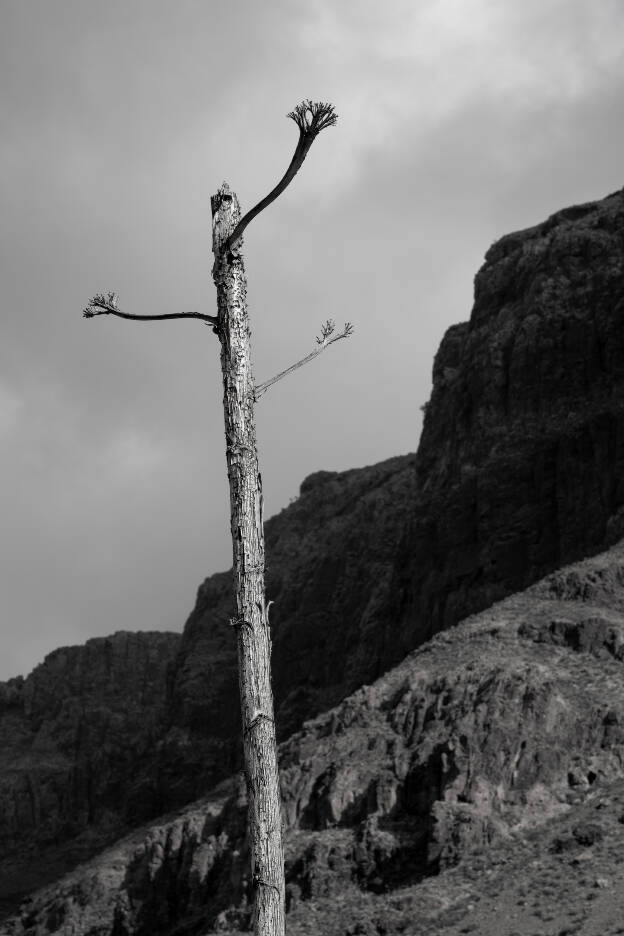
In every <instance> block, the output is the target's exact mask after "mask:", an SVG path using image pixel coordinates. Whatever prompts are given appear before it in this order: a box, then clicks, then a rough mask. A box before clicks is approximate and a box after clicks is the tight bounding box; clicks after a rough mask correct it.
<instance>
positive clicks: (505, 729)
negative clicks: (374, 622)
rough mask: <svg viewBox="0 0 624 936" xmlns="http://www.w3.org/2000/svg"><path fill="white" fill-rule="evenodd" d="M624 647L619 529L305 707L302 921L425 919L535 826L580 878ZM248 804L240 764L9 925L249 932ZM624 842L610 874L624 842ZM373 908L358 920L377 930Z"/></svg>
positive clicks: (297, 807)
mask: <svg viewBox="0 0 624 936" xmlns="http://www.w3.org/2000/svg"><path fill="white" fill-rule="evenodd" d="M623 661H624V546H623V545H622V544H620V545H619V546H618V547H614V548H612V549H611V550H610V551H609V552H607V553H604V554H602V555H600V556H597V557H595V558H594V559H591V560H587V561H586V562H583V563H579V564H577V565H576V566H574V567H572V568H568V569H565V570H563V571H561V572H556V573H554V574H553V575H551V576H549V577H548V578H546V579H545V580H543V581H541V582H540V583H538V584H537V585H535V586H533V587H532V588H530V589H528V590H527V591H525V592H523V593H520V594H517V595H514V596H511V597H509V598H507V599H506V600H505V601H503V602H501V603H499V604H497V605H495V606H493V607H492V608H490V609H489V610H487V611H485V612H482V613H481V614H479V615H476V616H474V617H472V618H469V619H468V620H466V621H464V622H462V623H461V624H460V625H459V626H457V627H455V628H452V629H449V630H447V631H445V632H444V633H441V634H439V635H437V636H436V637H434V638H433V639H432V640H431V641H429V642H428V643H427V644H425V645H424V646H423V647H421V648H420V649H418V650H416V651H415V652H413V653H412V654H409V655H408V656H407V657H406V658H405V660H404V661H403V662H402V663H400V664H399V665H398V666H397V667H395V668H394V669H392V670H391V671H390V672H388V673H387V674H385V675H384V676H383V677H381V678H380V679H379V680H377V681H376V682H375V683H374V684H373V685H371V686H365V687H362V688H361V689H359V690H357V692H355V693H354V694H353V695H351V696H349V697H348V698H347V699H345V700H344V701H343V702H342V703H341V704H340V705H338V706H336V707H335V708H333V709H331V710H330V711H329V712H325V713H323V714H322V715H319V716H317V717H316V718H314V719H311V720H310V721H308V722H306V724H305V725H304V726H303V728H302V730H301V731H299V732H297V733H295V734H294V735H292V736H291V737H290V738H289V739H288V740H287V741H285V742H284V743H283V744H282V745H281V746H280V774H281V782H282V799H283V820H284V828H285V831H286V837H285V855H286V881H287V908H288V910H289V920H288V932H289V933H292V934H293V936H297V934H301V936H304V934H306V933H310V932H330V933H331V934H332V936H333V934H335V936H338V934H343V933H344V932H346V931H347V930H346V929H345V927H346V924H347V923H348V922H349V921H350V920H351V919H357V918H358V915H361V914H362V907H363V906H366V907H367V912H368V915H369V924H370V919H371V918H379V917H382V918H383V917H385V918H386V923H385V928H384V930H383V932H386V933H389V934H394V933H400V932H411V931H412V929H411V928H410V927H413V922H414V920H415V919H419V920H420V921H421V922H422V921H423V919H427V918H429V917H433V918H435V916H436V911H437V910H439V906H440V903H441V901H440V895H441V894H443V893H444V892H445V891H448V892H449V893H451V892H452V879H447V880H446V883H443V884H441V885H440V890H439V892H438V893H437V896H436V892H435V889H434V890H433V892H432V890H431V888H432V885H431V880H432V879H435V876H436V875H438V874H439V873H440V872H444V871H446V870H448V869H450V868H454V867H456V866H457V865H458V863H461V862H464V861H465V862H469V861H470V860H472V859H474V857H475V856H477V855H480V856H481V860H482V861H483V857H484V856H485V860H484V862H483V863H482V864H481V870H483V869H484V868H485V867H488V861H487V859H488V857H489V858H491V859H493V860H492V862H491V863H490V865H489V868H490V870H489V871H488V874H491V873H492V869H493V868H494V867H495V865H496V863H497V862H498V863H501V864H504V863H505V862H507V861H508V860H509V855H517V854H518V853H519V852H520V853H526V850H527V849H528V848H529V847H533V846H532V845H531V843H535V842H536V841H538V840H540V841H541V845H540V846H539V848H538V850H537V854H538V856H539V855H542V856H543V855H544V854H545V853H546V852H547V851H548V852H552V853H553V854H563V855H564V857H565V858H566V862H565V864H564V866H563V868H560V869H559V875H560V876H562V877H563V876H569V875H570V874H571V873H572V871H571V869H570V863H571V859H573V858H574V857H575V856H576V855H577V854H578V853H579V852H580V851H581V850H582V849H584V850H585V851H586V850H587V849H588V848H592V847H594V846H596V845H597V843H600V841H601V840H602V838H603V837H604V835H605V834H607V832H606V830H607V829H608V826H609V824H610V826H611V827H613V826H617V822H616V816H619V817H620V823H621V822H622V821H624V815H623V814H622V806H621V802H622V801H623V800H622V788H623V786H622V785H623V781H624V669H623V667H622V664H623ZM614 784H615V785H619V786H618V788H619V789H620V795H619V803H620V805H619V811H617V812H615V814H614V815H613V812H614V809H612V810H611V813H612V815H611V818H610V820H609V822H608V823H605V822H602V823H601V822H599V820H600V818H601V817H600V814H599V813H598V812H596V811H595V809H594V813H593V815H592V808H591V805H590V804H591V802H592V799H593V800H594V801H595V798H596V796H598V798H599V799H598V805H597V807H596V808H598V809H602V808H607V807H608V806H609V804H610V799H609V797H610V793H609V791H610V789H611V788H612V787H613V785H614ZM617 805H618V804H617V803H616V802H615V801H614V804H613V806H614V808H615V807H616V806H617ZM245 806H246V804H245V796H244V784H243V783H242V781H241V780H237V779H236V778H232V779H231V780H230V781H227V782H225V783H223V784H222V785H221V787H220V788H218V789H216V790H215V791H214V792H213V793H212V794H211V795H210V796H209V797H207V798H206V799H205V800H203V801H201V802H198V803H194V804H193V805H192V806H190V807H186V808H185V809H184V810H182V811H181V812H180V813H179V814H178V815H176V816H169V817H164V818H163V819H161V820H160V821H159V822H158V823H157V824H155V825H152V826H151V827H149V828H144V829H142V830H137V831H136V832H135V833H133V834H132V836H129V837H128V838H126V839H124V840H122V841H120V842H118V843H116V844H115V845H114V846H113V847H112V848H110V849H109V850H107V851H106V852H105V853H103V854H102V855H100V856H99V857H98V858H96V859H94V860H93V861H92V862H90V863H89V864H88V865H85V866H83V867H81V868H79V869H77V870H76V871H74V872H73V873H72V874H70V875H68V876H67V877H66V878H65V879H63V880H62V881H60V882H57V883H56V884H55V885H53V886H52V887H49V888H47V889H46V890H44V891H42V892H40V893H38V894H36V895H35V896H34V898H33V899H32V900H31V901H30V902H29V903H27V904H25V905H24V907H23V908H22V912H21V915H20V917H19V918H17V919H14V920H13V921H12V922H11V923H10V924H9V923H7V924H6V927H7V932H9V933H11V934H13V936H47V934H52V933H57V934H69V933H73V934H75V936H86V934H89V936H118V934H124V936H148V934H149V936H151V934H153V933H158V934H159V936H174V934H181V933H184V934H189V936H190V934H204V933H207V932H209V931H212V930H213V929H215V930H222V929H228V931H229V930H230V928H231V929H234V930H238V928H239V927H240V928H241V929H245V928H246V927H247V925H248V923H249V908H250V897H251V888H250V881H249V861H248V850H247V843H246V838H245V813H246V808H245ZM563 820H565V830H564V826H563V824H562V822H563ZM549 823H550V824H551V826H552V824H553V823H559V825H557V826H556V829H555V830H554V831H551V832H548V826H549ZM609 834H610V833H609ZM539 836H541V839H539V838H538V837H539ZM505 848H507V853H505ZM495 849H498V852H497V853H496V855H497V856H498V857H496V855H495V852H494V850H495ZM501 850H502V851H501ZM610 854H611V857H610V858H608V856H605V859H604V861H605V864H604V865H601V871H600V873H601V874H604V875H605V876H606V878H607V880H609V879H610V877H611V876H612V875H613V874H616V873H618V870H617V869H618V867H619V862H620V858H621V854H620V853H619V852H618V851H617V849H614V848H612V849H611V852H610ZM494 857H496V861H495V860H494ZM532 857H534V855H532ZM585 860H586V861H587V862H588V867H589V866H590V863H591V862H593V860H594V859H593V856H592V855H589V856H588V855H587V854H586V855H585ZM525 863H526V864H528V861H526V859H525ZM520 873H522V869H516V871H515V872H514V874H515V875H518V874H520ZM551 873H552V872H551ZM554 873H555V874H556V873H557V872H556V870H555V872H554ZM475 877H476V875H475V874H474V872H473V873H472V879H473V880H474V879H475ZM486 880H487V879H486ZM511 882H512V883H513V877H512V880H511ZM509 883H510V882H509V880H508V881H507V885H509ZM475 886H476V890H477V891H482V890H483V888H482V886H480V885H478V883H477V884H476V885H475ZM407 888H411V890H407ZM395 894H396V895H397V897H396V899H394V901H393V903H392V904H389V903H388V902H389V901H391V900H392V899H393V895H395ZM428 895H429V896H428ZM373 897H374V898H375V899H372V898H373ZM446 899H447V900H448V894H447V896H446ZM455 899H456V898H455ZM552 902H553V901H552V900H551V903H552ZM517 903H518V898H517V897H516V898H515V899H514V902H513V905H512V906H513V909H514V910H515V909H516V905H517ZM585 903H586V905H588V904H587V901H585ZM620 905H622V900H621V899H620ZM416 908H418V915H416V916H415V910H416ZM390 910H392V913H390V912H389V911H390ZM319 911H321V912H323V913H325V914H326V916H327V920H326V921H325V919H323V925H322V926H321V925H320V922H319V921H320V917H319V916H318V915H317V914H318V913H319ZM392 917H394V922H393V923H391V922H390V921H391V919H392ZM616 918H617V917H616ZM365 920H366V914H364V921H363V922H365ZM620 922H621V914H620ZM533 923H535V920H533ZM369 924H367V926H368V928H364V929H355V930H354V932H369V931H370V932H376V931H377V932H381V931H382V930H375V928H374V927H373V928H372V929H371V928H370V925H369ZM395 924H396V927H395ZM341 927H342V928H341ZM427 931H428V932H432V933H434V932H438V930H437V929H436V928H435V926H433V925H432V926H431V928H430V929H427ZM440 931H442V927H440ZM444 931H446V930H444ZM465 931H466V930H464V932H465ZM522 931H523V932H524V929H523V930H522ZM526 931H527V932H534V931H535V930H534V929H528V930H526ZM561 931H564V930H563V927H562V928H561ZM600 931H601V930H600V929H596V928H594V929H589V930H587V932H592V933H593V932H600ZM608 931H609V932H611V930H608ZM460 932H461V930H460ZM493 932H496V933H501V932H503V930H501V929H494V930H493ZM504 932H507V930H504ZM555 932H559V930H555Z"/></svg>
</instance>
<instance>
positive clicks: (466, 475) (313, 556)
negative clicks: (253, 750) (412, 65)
mask: <svg viewBox="0 0 624 936" xmlns="http://www.w3.org/2000/svg"><path fill="white" fill-rule="evenodd" d="M622 296H624V193H623V192H618V193H615V194H614V195H612V196H609V197H608V198H606V199H603V200H602V201H599V202H595V203H591V204H589V205H583V206H577V207H575V208H569V209H565V210H564V211H561V212H558V213H557V214H555V215H553V217H552V218H550V219H548V220H547V221H546V222H544V223H543V224H540V225H537V226H536V227H534V228H530V229H528V230H525V231H520V232H517V233H515V234H510V235H507V236H506V237H503V238H502V239H501V240H500V241H498V242H497V243H496V244H494V246H493V247H492V248H491V249H490V250H489V251H488V253H487V255H486V260H485V263H484V265H483V267H482V268H481V270H480V271H479V273H478V274H477V277H476V280H475V302H474V307H473V311H472V315H471V318H470V321H469V322H467V323H462V324H460V325H455V326H453V327H452V328H451V329H449V330H448V332H447V334H446V335H445V337H444V339H443V341H442V344H441V347H440V350H439V351H438V354H437V355H436V359H435V363H434V371H433V390H432V396H431V400H430V402H429V404H428V406H427V412H426V416H425V422H424V428H423V433H422V438H421V442H420V446H419V449H418V453H417V454H416V455H406V456H402V457H397V458H393V459H390V460H388V461H386V462H382V463H380V464H378V465H373V466H370V467H367V468H361V469H354V470H351V471H346V472H341V473H337V472H326V471H320V472H317V473H316V474H313V475H311V476H310V477H308V478H307V479H306V480H305V481H304V482H303V484H302V485H301V494H300V497H299V498H298V500H297V501H296V502H295V503H293V504H292V505H291V506H290V507H288V508H287V509H285V510H283V511H282V512H281V513H280V514H278V515H277V516H275V517H273V518H271V519H270V520H269V521H267V523H266V545H267V557H268V573H267V592H268V599H272V600H273V601H274V604H273V605H272V606H271V612H270V617H271V625H272V633H273V669H274V689H275V696H276V704H277V718H278V731H279V736H280V738H281V739H285V738H287V737H288V736H290V735H291V734H292V732H293V731H296V730H298V729H299V728H300V727H301V725H302V723H303V721H304V719H306V718H310V717H312V716H315V715H317V714H318V713H320V712H323V711H326V710H327V709H328V708H330V707H331V706H333V705H336V704H337V703H338V702H340V701H341V700H342V699H344V698H345V697H346V696H347V695H349V693H351V692H353V691H354V690H356V689H357V688H358V687H359V686H361V685H362V684H368V683H372V682H373V681H374V680H375V679H376V678H377V677H379V676H380V674H382V673H384V672H386V671H387V670H389V669H390V668H391V667H393V666H394V665H396V664H397V663H398V662H399V661H400V660H401V659H403V657H404V656H405V654H406V653H408V652H409V651H410V650H412V649H413V648H415V647H418V646H420V645H421V644H422V643H423V642H424V641H426V640H427V639H428V638H430V637H431V636H432V635H433V634H435V633H437V632H438V631H440V630H443V629H445V628H448V627H449V626H450V625H453V624H455V623H456V622H457V621H459V620H461V619H462V618H464V617H465V616H466V615H468V614H471V613H473V612H476V611H479V610H480V609H483V608H485V607H487V606H489V605H490V604H492V602H494V601H497V600H499V599H501V598H503V597H504V596H505V595H508V594H510V593H511V592H514V591H516V590H518V589H521V588H524V587H525V586H527V585H528V584H530V583H531V582H534V581H536V580H537V579H539V578H540V577H541V576H543V575H544V574H546V573H548V572H550V571H552V570H553V569H555V568H558V567H560V566H561V565H563V564H564V563H567V562H571V561H574V560H576V559H578V558H580V557H582V556H584V555H588V554H591V553H594V552H597V551H598V550H599V549H601V548H604V547H605V546H606V545H608V544H610V543H613V542H615V541H616V540H617V539H618V538H619V537H621V536H622V535H624V480H623V479H624V386H623V377H624V347H623V344H624V327H623V326H624V321H623V320H624V300H623V299H622ZM232 612H233V600H232V596H231V577H230V575H229V573H220V574H218V575H214V576H211V577H210V578H208V579H207V580H206V581H205V582H204V584H203V585H202V586H201V587H200V589H199V592H198V596H197V603H196V607H195V609H194V611H193V613H192V614H191V616H190V618H189V620H188V622H187V624H186V627H185V630H184V634H183V636H182V639H181V641H180V642H179V643H178V641H176V639H175V637H174V636H173V635H136V640H137V641H138V644H137V647H136V648H134V649H132V650H131V651H130V650H128V651H127V652H128V653H129V654H130V656H129V657H128V660H129V659H130V658H133V657H132V654H135V658H133V659H135V664H136V665H135V664H130V663H129V662H128V660H126V658H125V657H124V653H126V651H125V650H124V651H123V652H121V651H119V653H118V654H117V656H115V653H117V651H115V652H113V651H112V650H111V651H109V650H108V649H106V648H107V646H108V644H107V643H106V642H97V641H90V642H89V644H87V647H86V648H72V649H71V650H69V651H59V653H60V654H61V657H59V659H58V660H57V659H56V655H54V654H53V655H51V657H49V658H48V660H47V661H46V663H44V664H43V665H42V667H40V668H39V670H37V671H35V673H34V674H33V675H32V676H31V677H29V679H28V680H26V681H24V682H23V683H22V682H20V681H19V680H17V681H15V680H13V681H11V683H9V684H4V687H3V688H0V698H2V697H4V698H5V703H4V707H3V708H2V709H0V733H2V737H3V738H5V745H4V750H5V752H6V754H5V756H4V763H5V764H7V765H8V766H7V767H6V770H5V773H4V774H3V779H2V780H1V781H0V782H1V784H2V786H0V797H1V798H0V830H1V831H2V832H3V845H4V847H5V848H6V849H9V850H12V849H14V848H15V847H16V846H17V839H16V829H17V828H18V826H19V828H20V829H25V830H26V841H27V842H28V841H29V840H30V841H31V842H32V843H35V842H36V843H37V847H38V848H39V855H40V856H41V860H40V861H39V862H32V861H30V859H29V858H28V857H27V856H26V857H25V856H24V852H23V850H22V851H21V852H20V854H21V856H22V858H23V863H22V864H21V865H20V864H19V861H17V858H16V857H15V855H16V853H15V852H13V856H12V858H11V861H12V866H13V867H15V868H19V867H21V868H22V871H21V872H19V873H18V874H17V876H16V877H15V878H14V879H11V880H10V881H9V884H7V885H6V888H7V889H6V890H5V893H9V892H11V889H13V891H16V890H26V889H27V888H28V887H30V886H32V885H34V884H35V883H37V882H38V881H41V880H43V879H46V876H47V879H50V877H51V876H53V872H54V868H55V867H56V865H55V864H54V863H55V862H58V869H60V870H62V869H63V868H65V867H67V866H69V865H71V864H72V862H75V861H77V860H78V859H80V858H81V857H85V856H86V855H88V854H90V853H92V852H93V851H94V850H95V849H96V847H98V846H100V845H101V844H102V842H103V841H110V840H111V839H112V838H113V836H114V835H115V834H118V833H119V831H120V830H122V829H127V828H132V827H135V826H136V825H137V824H138V823H139V822H142V821H144V820H146V819H148V818H150V817H153V816H155V815H157V814H158V813H159V812H162V811H165V810H169V809H175V808H178V807H180V806H181V805H183V804H185V803H188V802H190V801H191V800H193V799H194V798H196V797H198V796H200V795H203V794H204V793H205V791H206V790H207V789H209V788H210V787H211V786H212V785H213V784H214V783H216V782H218V781H219V780H220V779H221V778H223V777H224V776H226V775H227V774H228V773H229V772H231V771H232V770H233V769H235V768H236V766H237V765H238V764H239V762H240V753H239V748H240V742H239V713H238V686H237V673H236V648H235V643H234V635H233V633H232V631H231V629H230V627H229V626H228V623H227V622H228V619H229V617H230V616H231V615H232ZM528 626H529V625H528V624H527V627H528ZM530 626H533V625H530ZM605 626H606V625H605ZM566 628H567V625H561V626H559V625H557V624H556V623H555V624H553V623H552V622H550V623H549V624H548V627H547V628H546V630H545V631H543V632H540V634H539V635H538V636H535V635H533V634H532V632H531V634H532V638H533V637H535V639H539V641H540V642H541V643H544V642H545V641H546V642H547V641H551V642H553V643H556V642H557V641H559V642H563V643H566V642H567V643H568V645H569V642H570V641H571V640H578V641H580V642H581V644H582V645H583V646H585V645H586V644H587V643H589V644H591V645H592V646H593V645H598V644H600V642H601V640H602V641H603V643H605V642H606V643H605V645H606V644H608V642H609V640H610V639H611V638H610V637H609V635H608V634H607V635H606V636H604V640H603V636H601V635H602V634H603V624H600V625H596V626H595V627H594V625H590V624H588V623H587V622H586V623H585V625H584V628H583V629H582V630H581V631H579V632H578V633H576V632H575V633H574V634H572V633H571V632H569V630H567V629H566ZM592 628H593V629H592ZM575 635H576V636H575ZM143 638H144V641H143V643H141V641H142V640H143ZM133 639H134V638H133V637H131V635H123V639H122V638H121V636H120V635H116V636H115V637H113V638H110V639H109V641H112V642H113V644H115V647H121V645H122V644H123V645H124V646H125V644H124V641H125V642H126V644H128V646H131V643H132V640H133ZM158 641H163V642H161V643H159V642H158ZM115 642H116V643H115ZM139 644H140V648H141V649H138V647H139ZM150 647H153V648H154V649H153V651H152V650H150V649H149V648H150ZM87 648H90V649H87ZM158 648H159V649H158ZM85 653H86V654H87V656H88V655H89V654H91V656H90V658H89V659H90V662H89V664H88V666H86V664H84V662H81V663H79V662H78V661H79V660H83V657H84V654H85ZM111 653H112V656H113V657H114V658H115V661H116V662H114V663H111V664H109V663H107V662H106V661H107V660H108V659H109V657H110V655H111ZM63 654H64V656H63ZM137 654H138V655H137ZM111 667H112V668H111ZM91 670H92V671H93V673H95V674H99V675H98V676H97V679H95V680H94V681H92V680H91V677H90V676H89V677H87V675H85V674H86V673H87V672H90V671H91ZM39 671H40V672H39ZM57 671H58V672H57ZM37 673H39V675H38V676H37V675H36V674H37ZM113 673H114V674H118V676H112V677H111V674H113ZM55 674H56V675H55ZM111 678H112V681H111ZM143 684H145V685H146V686H147V687H148V688H147V689H145V691H144V692H143V690H141V686H142V685H143ZM141 693H143V694H141ZM126 696H127V697H126ZM27 698H28V699H30V701H27ZM102 699H104V701H103V702H102ZM141 700H142V701H141ZM469 701H470V700H469ZM472 701H474V700H472ZM472 701H471V702H470V704H472ZM467 704H468V703H467ZM28 706H30V708H28ZM163 711H164V714H163ZM437 756H438V760H439V763H440V765H442V764H449V763H452V762H453V757H454V756H455V755H453V756H451V753H450V752H449V751H448V750H446V749H445V748H443V747H441V748H440V750H439V751H438V755H437ZM327 766H328V767H329V765H327ZM440 769H441V770H442V766H441V767H440ZM453 769H455V768H453ZM42 776H43V777H47V779H45V782H44V781H42V780H40V779H38V778H40V777H42ZM33 778H34V780H33ZM333 782H334V781H333V780H332V778H331V776H330V775H329V774H328V775H327V776H326V777H324V778H323V779H322V780H319V784H320V786H319V791H321V790H322V789H333V787H332V783H333ZM341 782H343V781H341ZM410 782H411V781H410ZM419 782H420V781H419ZM350 783H351V780H349V781H348V782H347V781H346V780H345V781H344V785H345V791H346V790H347V789H348V788H349V784H350ZM2 790H4V791H5V792H4V793H3V792H2ZM5 794H6V795H5ZM336 795H337V796H338V800H339V798H340V795H342V794H336ZM344 795H345V796H346V795H347V793H346V792H345V794H344ZM374 795H375V796H377V793H376V792H375V794H374ZM384 795H385V794H383V793H379V796H382V797H383V796H384ZM388 795H390V794H388ZM414 795H415V794H414ZM362 796H364V794H362ZM366 796H368V794H366ZM371 796H373V794H372V793H371ZM338 800H336V796H335V795H334V794H333V793H332V795H331V797H330V799H329V800H328V799H327V798H325V799H323V797H322V796H321V795H320V792H319V793H318V795H316V794H315V796H313V797H311V799H310V803H309V805H308V806H306V807H305V810H307V812H306V817H307V818H305V817H304V819H303V820H302V823H303V826H302V829H305V828H306V822H312V823H318V822H320V821H321V819H320V818H319V817H321V816H325V817H326V819H327V821H329V822H331V821H332V819H331V817H332V815H334V812H335V810H336V809H337V808H338V807H337V806H336V803H337V802H338ZM367 802H368V800H367V799H366V797H364V799H360V800H358V801H357V802H356V801H354V802H353V803H350V804H349V806H348V808H349V809H350V810H351V811H352V813H353V815H354V816H355V815H359V813H358V810H360V811H361V810H363V809H364V810H366V809H368V806H367V805H366V804H367ZM315 804H316V805H315ZM437 821H438V820H436V822H437ZM439 821H440V823H441V824H442V825H443V824H444V823H443V818H442V817H441V818H440V820H439ZM449 821H450V820H449ZM457 828H460V826H458V827H457ZM302 834H303V833H302ZM371 834H372V833H371ZM457 834H459V832H458V833H457ZM484 834H485V833H484ZM23 843H24V839H23V838H20V844H21V845H23ZM43 847H45V849H46V850H45V851H44V852H43V851H42V850H41V849H42V848H43ZM215 847H216V846H215ZM220 847H221V846H219V848H220ZM224 847H225V846H224ZM228 847H229V846H228ZM380 847H381V846H380ZM427 847H428V846H427ZM423 854H424V853H423V852H422V850H421V851H420V852H419V856H420V857H419V858H418V861H422V855H423ZM306 860H307V859H306ZM340 860H342V859H340ZM410 860H411V859H410ZM414 860H416V859H414ZM336 861H338V858H336ZM5 866H6V865H5ZM44 866H45V867H44ZM0 867H1V866H0ZM26 868H28V874H26V871H25V870H24V869H26ZM42 868H43V870H42ZM20 875H21V876H20ZM37 875H39V877H38V876H37ZM42 875H43V877H42ZM1 878H2V875H0V879H1ZM4 880H5V881H7V880H9V879H8V878H7V877H6V876H5V877H4ZM306 886H307V885H306ZM310 886H311V885H310ZM120 932H121V931H120Z"/></svg>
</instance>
